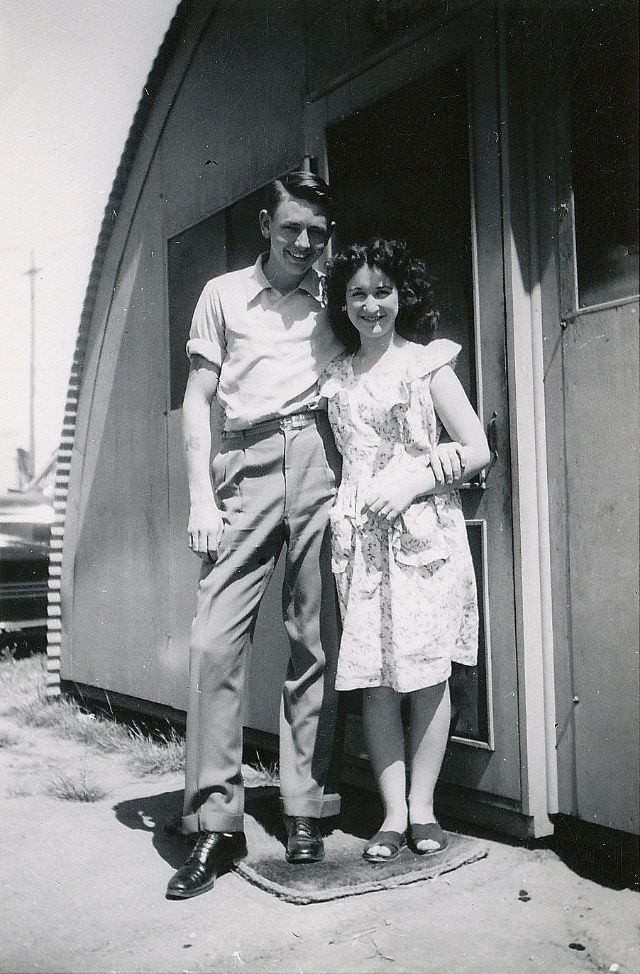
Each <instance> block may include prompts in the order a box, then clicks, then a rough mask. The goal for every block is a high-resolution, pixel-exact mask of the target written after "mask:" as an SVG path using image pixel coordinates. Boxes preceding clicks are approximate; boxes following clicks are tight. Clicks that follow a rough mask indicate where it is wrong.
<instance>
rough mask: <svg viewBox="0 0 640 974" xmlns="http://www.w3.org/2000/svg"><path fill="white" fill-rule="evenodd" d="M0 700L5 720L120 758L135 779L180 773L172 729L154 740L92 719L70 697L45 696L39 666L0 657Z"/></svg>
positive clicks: (132, 728)
mask: <svg viewBox="0 0 640 974" xmlns="http://www.w3.org/2000/svg"><path fill="white" fill-rule="evenodd" d="M0 694H1V695H2V699H3V700H4V701H5V702H6V703H7V704H8V706H6V707H5V711H4V712H5V715H6V716H7V717H11V718H12V719H13V720H15V721H16V723H18V724H20V725H21V726H28V727H39V728H44V729H46V730H53V731H55V733H56V734H57V735H58V737H61V738H63V739H66V740H73V741H77V742H78V743H80V744H84V745H86V746H88V747H91V748H95V749H96V750H98V751H102V752H103V753H106V754H124V755H125V756H127V757H128V764H129V767H130V768H131V770H132V771H133V772H134V773H135V774H138V775H151V774H170V773H173V772H176V771H183V770H184V742H183V738H182V737H181V736H180V735H179V734H178V733H177V732H176V731H175V730H174V729H173V728H172V727H169V730H168V731H167V732H156V733H153V734H152V733H149V732H147V731H145V730H143V729H141V728H140V727H139V726H138V725H136V724H133V725H128V724H123V723H118V721H117V720H116V719H115V718H112V717H110V716H106V715H103V714H93V713H91V712H89V711H88V710H87V709H86V708H85V707H83V706H82V705H81V704H79V703H78V702H77V701H76V700H73V699H70V698H68V697H55V698H49V697H47V696H45V692H44V667H43V664H42V662H41V661H40V660H34V659H33V658H30V659H23V660H16V659H15V658H14V656H13V655H12V654H10V653H5V654H3V655H2V654H0ZM0 746H2V745H1V743H0ZM76 800H79V799H76Z"/></svg>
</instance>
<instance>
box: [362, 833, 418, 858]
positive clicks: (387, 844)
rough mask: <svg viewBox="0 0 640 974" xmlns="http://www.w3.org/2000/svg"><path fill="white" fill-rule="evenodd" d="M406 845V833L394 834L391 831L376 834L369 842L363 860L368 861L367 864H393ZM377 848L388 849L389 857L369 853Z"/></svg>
mask: <svg viewBox="0 0 640 974" xmlns="http://www.w3.org/2000/svg"><path fill="white" fill-rule="evenodd" d="M406 844H407V833H406V832H392V831H391V830H388V831H386V832H376V834H375V835H374V836H373V838H372V839H371V841H370V842H367V844H366V846H365V847H364V852H363V853H362V858H363V859H366V860H367V862H393V860H394V859H397V858H398V856H399V855H400V853H401V851H402V849H403V848H404V847H405V846H406ZM376 846H383V848H385V849H388V850H389V855H388V856H381V855H379V854H378V853H371V852H369V850H370V849H375V847H376Z"/></svg>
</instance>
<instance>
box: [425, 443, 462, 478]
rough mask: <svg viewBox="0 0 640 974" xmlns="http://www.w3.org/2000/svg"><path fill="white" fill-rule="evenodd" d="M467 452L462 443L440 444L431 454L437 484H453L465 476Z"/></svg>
mask: <svg viewBox="0 0 640 974" xmlns="http://www.w3.org/2000/svg"><path fill="white" fill-rule="evenodd" d="M466 463H467V451H466V450H465V448H464V447H463V446H462V444H460V443H456V442H454V443H438V445H437V446H436V448H435V450H434V451H433V453H432V454H431V469H432V470H433V476H434V477H435V478H436V483H437V484H453V483H454V482H456V481H459V480H460V478H461V477H462V475H463V474H464V468H465V466H466Z"/></svg>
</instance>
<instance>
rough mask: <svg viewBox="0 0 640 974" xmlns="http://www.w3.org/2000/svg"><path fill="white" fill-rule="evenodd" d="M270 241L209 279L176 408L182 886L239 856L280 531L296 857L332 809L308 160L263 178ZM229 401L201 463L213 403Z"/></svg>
mask: <svg viewBox="0 0 640 974" xmlns="http://www.w3.org/2000/svg"><path fill="white" fill-rule="evenodd" d="M259 220H260V229H261V232H262V235H263V237H264V238H265V240H268V241H269V252H268V254H266V255H262V256H261V257H260V258H259V259H258V261H257V262H256V264H255V265H254V266H253V267H248V268H244V269H242V270H240V271H235V272H232V273H229V274H224V275H222V276H221V277H218V278H214V279H213V280H212V281H209V283H208V284H207V285H206V286H205V288H204V290H203V292H202V294H201V296H200V299H199V301H198V304H197V306H196V309H195V312H194V316H193V322H192V326H191V332H190V338H189V341H188V344H187V352H188V354H189V357H190V361H191V369H190V373H189V379H188V382H187V389H186V393H185V398H184V408H183V435H184V442H185V449H186V457H187V474H188V481H189V493H190V505H191V506H190V514H189V523H188V534H189V544H190V546H191V548H192V549H193V551H194V552H195V553H196V554H197V555H199V556H200V557H201V558H202V559H203V567H202V571H201V576H200V583H199V587H198V600H197V608H196V615H195V619H194V622H193V627H192V638H191V660H190V697H189V710H188V716H187V746H186V775H185V799H184V811H183V819H182V828H183V831H185V832H188V833H197V839H196V843H195V846H194V849H193V852H192V854H191V855H190V856H189V858H188V859H187V861H186V863H185V864H184V866H182V868H181V869H179V870H178V871H177V873H176V874H175V875H174V876H173V877H172V879H171V880H170V882H169V886H168V889H167V896H168V897H170V898H179V899H184V898H187V897H190V896H195V895H197V894H199V893H203V892H205V890H208V889H210V888H211V887H212V886H213V884H214V882H215V879H216V876H217V875H219V874H220V873H221V872H223V871H224V870H225V869H228V868H229V867H230V866H231V865H232V864H233V863H235V862H237V861H238V860H239V859H240V858H242V857H243V856H244V855H245V854H246V842H245V837H244V832H243V810H244V808H243V802H244V796H243V785H242V775H241V760H242V702H243V683H244V667H245V656H246V653H245V649H246V645H247V642H248V639H249V638H250V635H251V632H252V628H253V626H254V624H255V619H256V615H257V612H258V608H259V605H260V601H261V598H262V596H263V594H264V591H265V589H266V586H267V583H268V581H269V579H270V577H271V574H272V572H273V569H274V567H275V563H276V560H277V558H278V555H279V553H280V551H281V549H282V547H283V545H286V547H287V554H286V567H285V579H284V586H283V611H284V620H285V625H286V629H287V633H288V636H289V642H290V660H289V666H288V670H287V674H286V679H285V683H284V687H283V691H282V701H281V709H280V793H281V804H282V810H283V813H284V816H285V823H286V826H287V848H286V858H287V860H288V861H289V862H295V863H299V862H314V861H317V860H320V859H322V857H323V855H324V850H323V843H322V836H321V833H320V819H322V818H325V817H327V816H331V815H335V814H337V813H338V811H339V808H340V799H339V796H338V794H337V793H336V791H335V790H332V787H331V779H332V775H333V774H334V771H335V768H334V767H333V766H332V752H333V740H334V730H335V721H336V710H337V694H336V692H335V689H334V676H335V666H336V659H337V653H338V643H339V624H338V618H339V615H338V609H337V603H336V599H335V589H334V583H333V576H332V573H331V566H330V553H329V549H330V543H329V534H328V532H329V529H328V511H329V508H330V506H331V503H332V500H333V497H334V495H335V490H336V486H337V480H338V478H339V473H340V456H339V454H338V453H337V451H336V448H335V445H334V442H333V438H332V435H331V431H330V428H329V424H328V420H327V417H326V413H325V412H323V411H321V410H319V408H318V405H319V398H318V394H317V391H316V380H317V378H318V376H319V374H320V373H321V372H322V370H323V369H324V367H325V366H326V365H327V364H328V363H329V362H330V361H331V360H332V359H333V358H335V356H336V355H337V354H338V353H339V352H340V351H341V347H340V345H339V344H338V342H337V340H336V339H335V337H334V335H333V333H332V331H331V329H330V326H329V323H328V320H327V317H326V311H325V309H324V307H323V304H322V297H321V286H320V285H321V282H320V278H319V275H318V274H317V273H316V271H315V270H314V268H313V264H314V263H315V261H316V260H317V259H318V258H319V257H321V255H322V253H323V251H324V248H325V246H326V244H327V242H328V239H329V236H330V235H331V232H332V229H333V223H332V201H331V197H330V193H329V187H328V186H327V184H326V183H325V182H324V181H323V180H322V179H320V178H319V177H317V176H315V175H313V174H312V173H308V172H295V173H291V174H289V175H288V176H286V177H283V178H282V179H281V180H276V181H275V183H273V184H272V186H271V187H270V192H269V200H268V202H267V204H266V208H265V209H263V210H261V212H260V215H259ZM214 396H217V397H218V400H219V401H220V403H221V405H222V406H223V408H224V413H225V420H224V430H223V434H222V435H223V440H222V447H221V450H220V452H219V453H218V454H217V455H216V456H215V457H214V458H213V462H212V464H211V466H212V471H213V481H214V488H212V485H211V476H210V452H211V435H210V408H211V403H212V400H213V398H214Z"/></svg>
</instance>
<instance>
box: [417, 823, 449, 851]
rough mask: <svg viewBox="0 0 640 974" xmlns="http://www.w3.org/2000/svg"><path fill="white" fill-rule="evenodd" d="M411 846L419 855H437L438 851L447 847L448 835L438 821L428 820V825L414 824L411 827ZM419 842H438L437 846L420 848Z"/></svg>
mask: <svg viewBox="0 0 640 974" xmlns="http://www.w3.org/2000/svg"><path fill="white" fill-rule="evenodd" d="M410 828H411V848H412V849H413V851H414V852H415V853H416V854H417V855H419V856H435V855H436V853H438V852H443V851H444V850H445V849H446V848H447V844H448V843H447V837H446V835H445V834H444V832H443V831H442V829H441V828H440V826H439V825H438V823H437V822H428V823H427V824H426V825H412V826H411V827H410ZM418 842H437V843H438V846H437V848H433V849H418Z"/></svg>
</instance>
